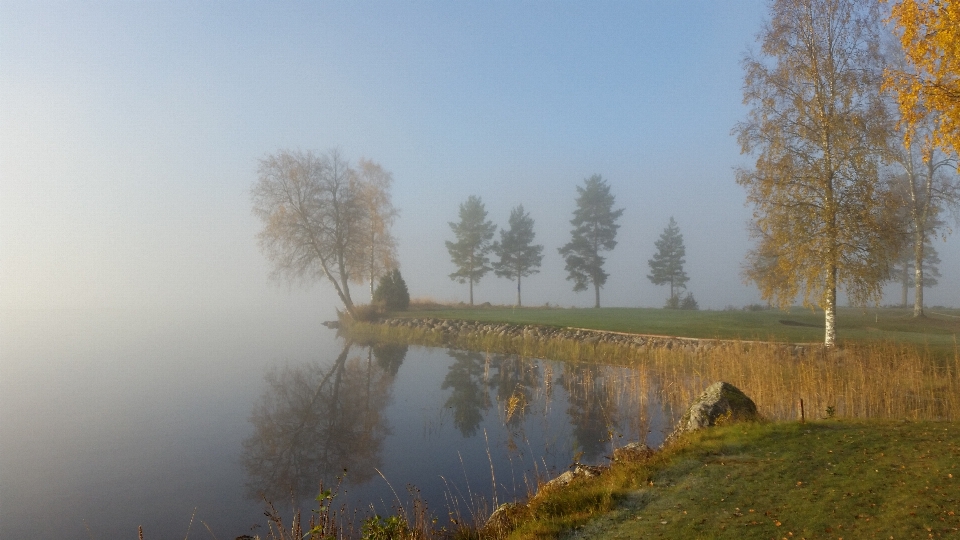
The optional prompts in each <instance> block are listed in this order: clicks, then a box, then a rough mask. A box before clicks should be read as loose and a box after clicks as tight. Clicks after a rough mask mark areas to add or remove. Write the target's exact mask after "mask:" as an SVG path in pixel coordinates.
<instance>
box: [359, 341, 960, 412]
mask: <svg viewBox="0 0 960 540" xmlns="http://www.w3.org/2000/svg"><path fill="white" fill-rule="evenodd" d="M350 333H351V335H353V334H357V335H358V336H363V337H364V338H366V339H368V340H384V341H395V342H404V343H416V344H422V345H428V346H440V347H455V348H464V349H470V350H477V351H484V352H500V353H510V354H518V355H520V356H522V357H531V358H549V359H553V360H559V361H568V362H571V361H572V362H593V363H600V364H613V365H622V366H628V367H630V368H634V369H636V370H637V372H638V375H637V376H638V377H639V379H638V381H639V382H638V383H634V386H635V388H636V391H637V392H639V393H641V394H645V395H647V396H646V397H644V398H642V399H655V400H657V401H659V402H660V403H662V404H663V405H664V406H666V407H667V408H668V410H672V411H682V410H683V408H685V407H686V406H687V405H689V404H690V403H691V402H692V401H693V400H694V399H695V398H696V397H697V396H698V395H699V394H700V392H702V391H703V389H704V388H706V387H707V386H709V385H710V384H712V383H713V382H716V381H718V380H722V381H726V382H729V383H731V384H733V385H735V386H737V387H738V388H740V389H741V390H743V391H744V392H745V393H746V394H747V395H748V396H750V397H751V398H752V399H753V400H754V402H756V404H757V407H758V408H759V410H760V412H761V414H762V415H764V416H765V417H766V418H769V419H771V420H792V419H796V418H798V417H799V402H800V400H801V399H802V400H803V401H804V407H805V410H806V411H807V417H808V418H818V417H823V416H836V417H844V418H863V419H867V418H870V419H896V420H900V419H912V420H960V349H958V347H957V346H956V345H955V346H954V350H953V354H949V355H944V354H943V353H942V351H933V350H931V349H929V348H926V347H923V346H918V345H914V344H910V343H898V342H869V343H848V344H845V345H844V346H843V347H841V348H839V349H835V350H826V349H822V348H818V347H809V348H806V349H802V350H800V349H796V348H793V347H789V346H784V345H782V344H768V343H761V342H726V343H723V344H721V345H718V346H715V347H711V348H709V349H700V350H697V351H684V350H678V349H670V350H667V349H642V348H638V347H635V346H630V345H621V344H614V343H595V344H591V343H585V342H580V341H576V340H570V339H548V340H544V339H538V338H530V337H498V336H496V335H458V336H450V335H443V334H441V333H439V332H434V331H429V330H423V329H420V328H406V327H388V326H381V325H363V324H358V325H354V326H353V327H351V329H350ZM650 392H653V394H654V395H653V396H649V393H650Z"/></svg>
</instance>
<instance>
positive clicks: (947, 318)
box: [395, 304, 960, 352]
mask: <svg viewBox="0 0 960 540" xmlns="http://www.w3.org/2000/svg"><path fill="white" fill-rule="evenodd" d="M958 315H960V310H938V311H936V313H933V312H931V314H930V316H929V317H926V318H924V319H919V320H918V319H913V318H912V312H911V311H910V310H904V309H898V308H869V309H859V308H844V309H840V310H839V314H838V338H839V339H840V340H841V342H859V343H864V342H876V341H897V342H903V343H913V344H919V345H924V346H929V347H931V348H933V349H937V350H942V351H948V352H949V351H951V350H952V349H953V348H954V347H955V346H956V339H957V335H958V334H960V317H957V316H958ZM395 316H397V317H414V318H415V317H426V318H439V319H461V320H471V321H481V322H497V323H508V324H540V325H547V326H560V327H573V328H590V329H595V330H608V331H613V332H629V333H636V334H653V335H666V336H680V337H691V338H701V339H734V340H745V341H752V340H760V341H777V342H789V343H816V342H822V341H823V312H821V311H814V310H810V309H803V308H793V309H790V310H788V311H781V310H774V309H768V310H760V311H742V310H729V311H684V310H670V309H652V308H601V309H558V308H543V307H539V308H514V307H503V306H490V307H469V306H440V305H436V304H432V305H430V306H426V307H416V306H415V309H412V310H411V311H407V312H403V313H397V314H395Z"/></svg>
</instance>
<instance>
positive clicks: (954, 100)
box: [884, 0, 960, 153]
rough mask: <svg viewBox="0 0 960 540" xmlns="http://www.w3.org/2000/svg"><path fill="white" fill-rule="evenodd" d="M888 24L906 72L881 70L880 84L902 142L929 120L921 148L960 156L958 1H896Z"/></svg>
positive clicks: (959, 34)
mask: <svg viewBox="0 0 960 540" xmlns="http://www.w3.org/2000/svg"><path fill="white" fill-rule="evenodd" d="M890 21H891V22H893V23H894V24H896V25H897V27H898V28H899V30H900V43H901V45H902V46H903V51H904V54H905V56H906V61H907V66H906V67H907V69H893V68H891V69H887V71H886V73H885V81H884V84H885V86H886V88H888V89H890V90H893V91H894V93H895V95H896V98H897V102H898V104H899V106H900V111H901V114H902V115H903V119H902V123H903V124H904V127H905V128H907V129H905V130H904V131H905V133H906V137H907V142H908V143H909V138H910V136H911V134H912V133H913V129H912V127H913V126H915V125H917V124H918V123H920V122H921V121H923V119H924V118H926V117H928V116H930V117H932V119H933V122H934V124H935V129H934V130H933V132H932V133H931V134H930V135H929V136H927V137H926V140H924V141H923V143H924V144H925V145H928V146H931V145H932V146H937V147H940V148H942V149H943V150H945V151H948V152H949V151H951V150H952V151H953V152H955V153H960V0H900V1H899V2H896V3H894V4H893V6H892V8H891V15H890Z"/></svg>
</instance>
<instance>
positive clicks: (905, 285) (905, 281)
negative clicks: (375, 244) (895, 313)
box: [900, 262, 910, 308]
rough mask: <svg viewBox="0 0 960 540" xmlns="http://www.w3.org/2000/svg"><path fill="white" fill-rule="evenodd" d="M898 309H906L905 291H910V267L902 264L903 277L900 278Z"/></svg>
mask: <svg viewBox="0 0 960 540" xmlns="http://www.w3.org/2000/svg"><path fill="white" fill-rule="evenodd" d="M901 278H902V279H901V285H902V288H901V290H900V307H902V308H905V307H907V291H908V290H909V289H910V265H908V264H907V263H906V262H904V263H903V276H901Z"/></svg>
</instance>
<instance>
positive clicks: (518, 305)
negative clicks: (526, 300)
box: [517, 274, 521, 307]
mask: <svg viewBox="0 0 960 540" xmlns="http://www.w3.org/2000/svg"><path fill="white" fill-rule="evenodd" d="M520 305H521V304H520V274H517V307H520Z"/></svg>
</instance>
